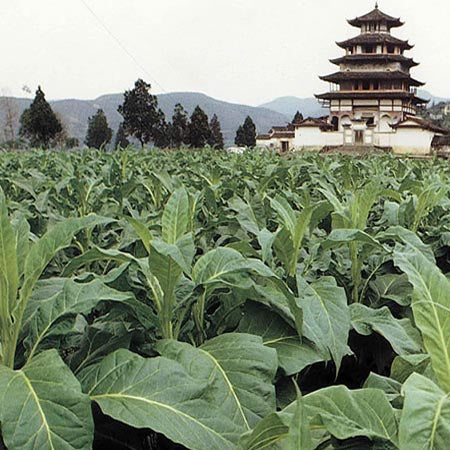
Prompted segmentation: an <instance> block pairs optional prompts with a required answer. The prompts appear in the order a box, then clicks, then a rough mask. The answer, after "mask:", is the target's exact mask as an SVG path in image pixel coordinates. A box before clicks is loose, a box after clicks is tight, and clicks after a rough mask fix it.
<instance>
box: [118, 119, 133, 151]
mask: <svg viewBox="0 0 450 450" xmlns="http://www.w3.org/2000/svg"><path fill="white" fill-rule="evenodd" d="M129 145H130V141H129V140H128V138H127V135H126V133H125V130H124V129H123V122H121V123H120V125H119V128H118V129H117V133H116V140H115V142H114V148H115V149H118V148H126V147H128V146H129Z"/></svg>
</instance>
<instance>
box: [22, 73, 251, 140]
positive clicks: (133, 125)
mask: <svg viewBox="0 0 450 450" xmlns="http://www.w3.org/2000/svg"><path fill="white" fill-rule="evenodd" d="M118 112H119V113H120V114H121V116H122V118H123V121H122V122H121V123H120V125H119V128H118V130H117V133H116V136H115V142H114V145H113V147H114V148H124V147H127V146H128V145H130V139H134V140H135V141H137V142H139V143H140V144H141V147H144V146H145V145H147V144H149V143H151V144H153V145H154V146H155V147H159V148H179V147H190V148H201V147H205V146H207V145H208V146H210V147H213V148H217V149H223V148H224V138H223V134H222V130H221V124H220V121H219V119H218V117H217V115H216V114H214V115H213V116H212V118H211V120H209V118H208V116H207V114H206V113H205V112H204V111H203V110H202V108H200V106H196V108H195V109H194V111H193V112H192V114H191V115H190V116H188V113H187V112H186V110H185V109H184V107H183V106H182V105H181V104H180V103H178V104H176V105H175V109H174V112H173V115H172V118H171V121H167V120H166V117H165V115H164V112H163V111H162V110H161V109H160V108H159V106H158V98H157V96H156V95H153V94H152V93H151V85H150V84H149V83H146V82H145V81H144V80H142V79H138V80H137V81H136V83H135V85H134V88H133V89H130V90H127V91H125V93H124V100H123V103H122V104H121V105H120V106H119V107H118ZM63 135H64V129H63V125H62V121H61V120H60V118H59V117H58V116H57V115H56V114H55V112H54V111H53V110H52V108H51V106H50V104H49V103H48V102H47V101H46V99H45V94H44V92H43V91H42V89H41V87H38V89H37V91H36V95H35V98H34V100H33V101H32V103H31V105H30V106H29V108H27V109H26V110H25V111H24V112H23V114H22V115H21V117H20V128H19V136H20V137H21V138H22V139H25V140H26V141H27V142H28V143H29V145H31V146H32V147H43V148H49V147H50V146H57V145H61V143H62V136H63ZM63 138H64V139H63V140H64V144H65V146H66V147H69V148H72V147H78V146H79V145H80V143H79V141H78V139H77V138H68V137H67V136H65V135H64V136H63ZM112 138H113V130H112V129H111V128H110V127H109V124H108V120H107V118H106V115H105V113H104V111H103V110H102V109H98V110H97V112H96V113H95V114H94V115H93V116H91V117H89V119H88V129H87V134H86V138H85V141H84V143H85V144H86V145H87V146H88V147H93V148H103V147H106V146H108V145H109V144H110V143H111V141H112ZM235 144H236V145H238V146H246V147H254V146H255V145H256V127H255V124H254V123H253V120H252V119H251V117H249V116H248V117H247V118H246V119H245V121H244V123H243V124H242V125H241V126H240V127H239V128H238V130H237V132H236V138H235Z"/></svg>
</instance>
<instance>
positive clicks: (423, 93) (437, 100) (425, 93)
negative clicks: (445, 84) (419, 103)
mask: <svg viewBox="0 0 450 450" xmlns="http://www.w3.org/2000/svg"><path fill="white" fill-rule="evenodd" d="M417 95H418V96H419V97H421V98H424V99H425V100H430V103H429V104H428V107H429V108H430V107H431V106H432V105H433V103H434V104H435V105H437V104H438V103H441V102H444V103H449V102H450V98H445V97H435V96H434V95H433V94H430V93H429V92H428V91H425V90H423V89H419V90H418V91H417Z"/></svg>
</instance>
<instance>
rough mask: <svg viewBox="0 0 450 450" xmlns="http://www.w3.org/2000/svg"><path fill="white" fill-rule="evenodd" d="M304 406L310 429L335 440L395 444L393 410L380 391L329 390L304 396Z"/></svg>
mask: <svg viewBox="0 0 450 450" xmlns="http://www.w3.org/2000/svg"><path fill="white" fill-rule="evenodd" d="M304 402H305V407H306V411H307V414H308V416H309V418H310V422H311V426H312V427H313V428H315V427H325V428H326V429H327V430H328V432H329V433H330V434H332V435H333V436H335V437H337V438H338V439H349V438H352V437H356V436H366V437H368V438H371V439H383V440H387V441H391V442H392V443H394V444H396V443H397V422H396V419H395V414H394V409H393V408H392V406H391V405H390V404H389V401H388V399H387V397H386V394H385V393H384V392H383V391H381V390H379V389H369V388H366V389H359V390H355V391H351V390H349V389H347V388H346V387H345V386H332V387H329V388H325V389H321V390H319V391H316V392H313V393H312V394H309V395H307V396H305V397H304ZM290 408H291V407H288V410H290Z"/></svg>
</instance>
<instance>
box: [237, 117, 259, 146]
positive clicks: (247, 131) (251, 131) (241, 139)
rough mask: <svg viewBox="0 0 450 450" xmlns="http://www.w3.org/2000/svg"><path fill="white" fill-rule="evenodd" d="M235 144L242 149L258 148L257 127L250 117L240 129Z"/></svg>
mask: <svg viewBox="0 0 450 450" xmlns="http://www.w3.org/2000/svg"><path fill="white" fill-rule="evenodd" d="M234 143H235V144H236V145H239V146H240V147H255V146H256V126H255V124H254V122H253V120H252V118H251V117H250V116H247V117H246V119H245V121H244V124H243V125H241V126H240V127H239V128H238V130H237V132H236V138H235V140H234Z"/></svg>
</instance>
